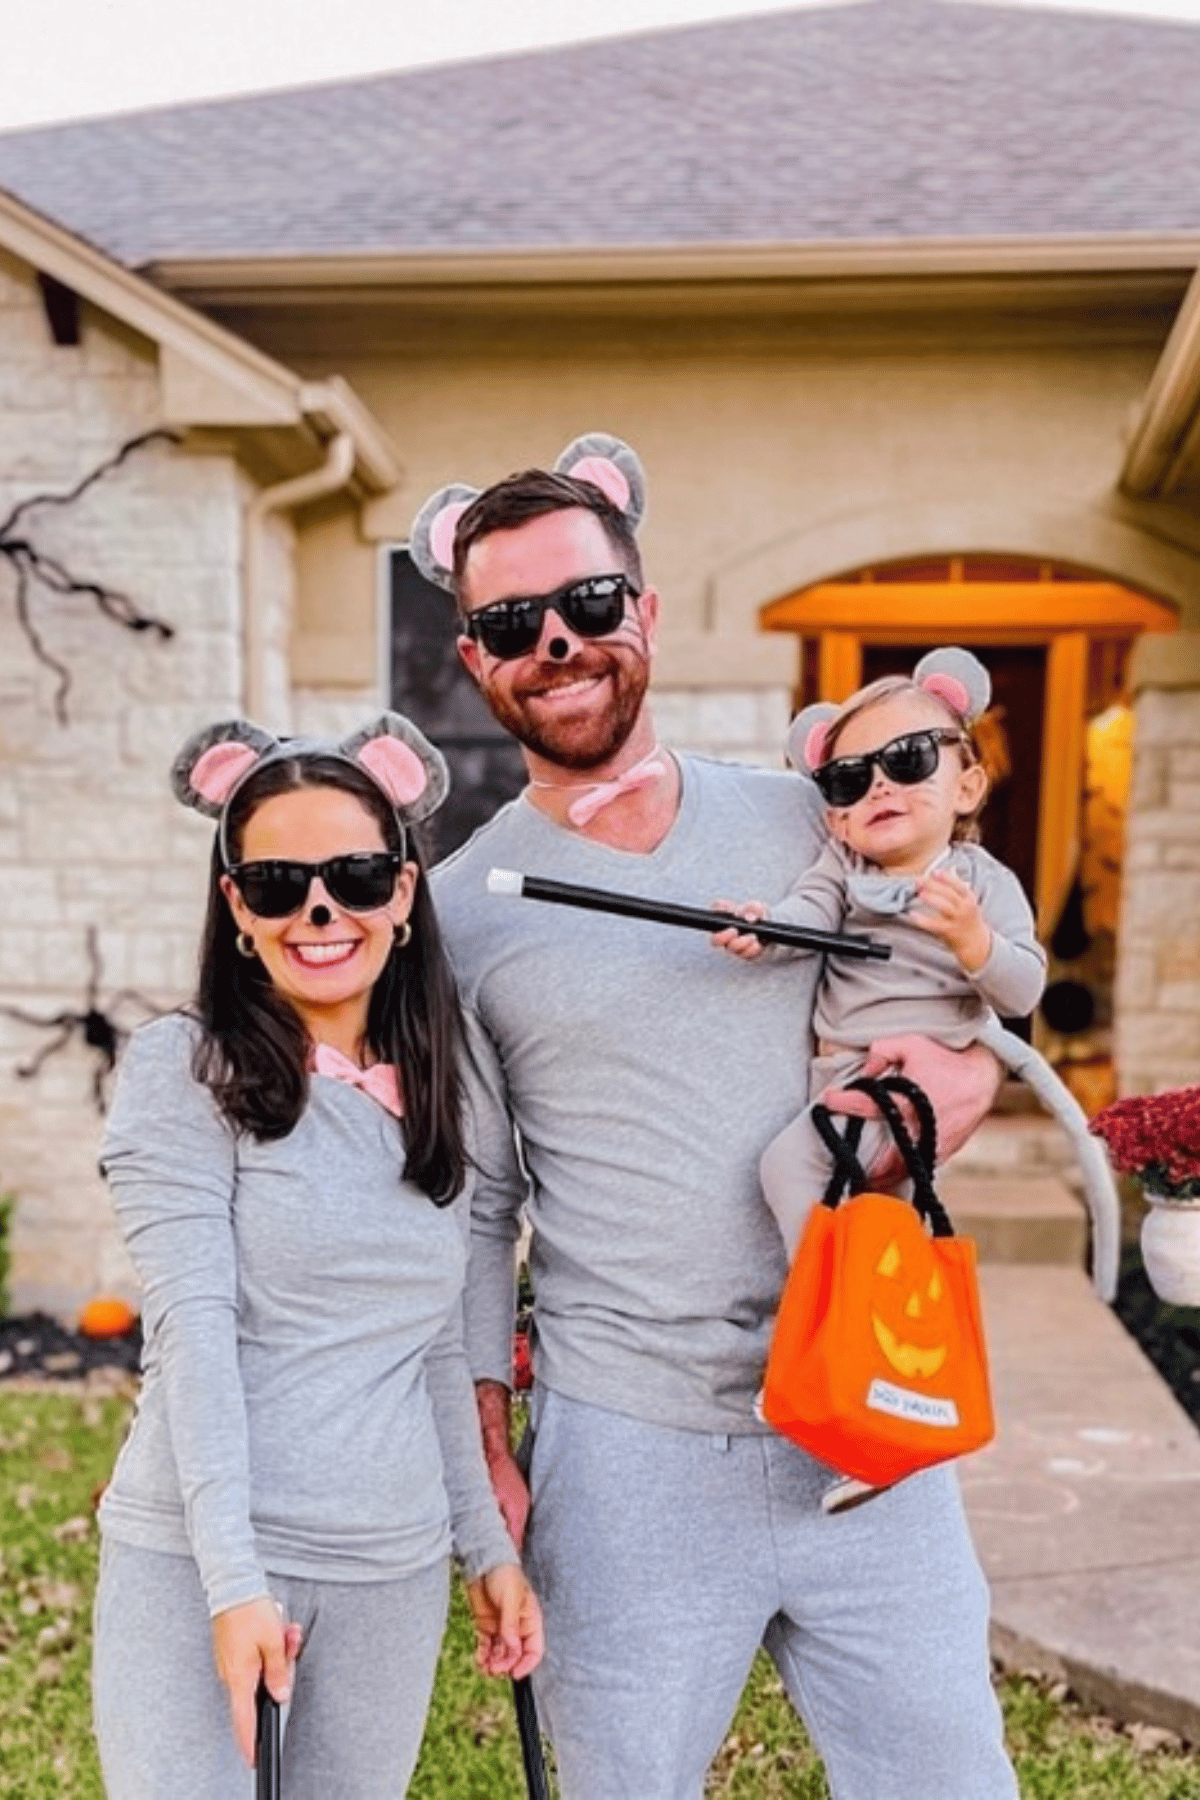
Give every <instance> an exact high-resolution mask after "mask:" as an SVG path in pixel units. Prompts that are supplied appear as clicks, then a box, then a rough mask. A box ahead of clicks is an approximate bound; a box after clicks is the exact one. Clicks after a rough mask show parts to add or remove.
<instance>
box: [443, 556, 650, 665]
mask: <svg viewBox="0 0 1200 1800" xmlns="http://www.w3.org/2000/svg"><path fill="white" fill-rule="evenodd" d="M634 593H635V589H634V588H633V586H632V585H631V583H630V582H629V581H628V579H627V578H626V577H625V576H624V575H589V576H587V577H586V578H585V579H584V580H583V581H570V582H568V583H567V585H566V587H560V588H557V589H556V590H555V592H554V593H553V594H538V595H530V596H528V598H525V599H521V600H495V601H493V602H492V604H491V606H481V607H480V608H479V610H478V612H470V613H464V615H463V620H462V628H463V631H464V632H465V633H466V635H467V636H468V637H470V638H474V639H475V640H476V642H477V643H480V644H482V645H483V647H484V649H485V650H486V651H487V653H488V655H489V656H494V657H496V659H497V660H498V661H499V662H509V661H511V659H512V658H513V657H514V656H527V655H528V654H529V652H530V651H531V650H532V649H533V647H534V645H535V644H536V643H537V641H538V639H539V638H540V637H541V635H542V620H543V619H544V618H545V616H546V611H547V608H550V609H552V610H553V611H554V612H556V613H557V614H558V615H559V617H560V618H561V619H562V620H563V622H564V623H565V624H567V625H569V626H570V627H571V630H572V631H573V632H574V633H575V635H576V637H581V638H601V637H607V636H608V635H609V633H610V632H613V631H615V630H616V629H617V627H618V625H619V624H620V623H621V620H622V619H623V618H624V617H625V596H626V594H634Z"/></svg>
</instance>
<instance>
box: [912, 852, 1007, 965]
mask: <svg viewBox="0 0 1200 1800" xmlns="http://www.w3.org/2000/svg"><path fill="white" fill-rule="evenodd" d="M917 893H918V895H919V896H920V900H921V905H922V907H924V908H927V909H928V910H926V911H917V912H911V913H909V915H908V917H909V919H910V920H911V922H912V923H913V924H914V925H916V926H918V927H919V928H920V930H922V931H927V932H928V933H929V934H930V936H931V937H936V938H941V940H942V942H943V943H944V944H948V945H949V946H950V948H951V950H953V952H954V954H955V956H956V957H957V958H958V960H959V962H960V964H961V965H962V967H963V968H964V969H965V970H966V972H967V974H968V975H977V974H978V973H979V971H980V969H982V967H983V965H984V963H985V962H986V961H987V959H988V957H989V956H990V955H991V953H992V928H991V926H990V925H989V924H988V922H987V920H986V919H985V918H984V916H983V913H982V912H981V911H980V907H979V899H978V896H977V895H976V894H975V892H974V890H973V889H972V888H971V887H969V886H968V884H967V883H966V882H965V881H964V880H963V879H962V877H961V876H960V875H955V874H954V872H953V871H952V870H951V869H938V870H935V871H934V873H933V874H932V875H924V876H922V878H921V880H920V881H918V883H917Z"/></svg>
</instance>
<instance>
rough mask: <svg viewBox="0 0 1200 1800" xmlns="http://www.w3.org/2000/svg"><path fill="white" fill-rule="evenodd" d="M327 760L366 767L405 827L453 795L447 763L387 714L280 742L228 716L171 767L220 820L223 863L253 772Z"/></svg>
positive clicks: (182, 795)
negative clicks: (233, 808)
mask: <svg viewBox="0 0 1200 1800" xmlns="http://www.w3.org/2000/svg"><path fill="white" fill-rule="evenodd" d="M297 756H299V757H305V758H307V757H313V756H327V757H333V758H335V759H337V760H338V761H340V762H345V763H350V764H351V765H352V766H353V767H354V768H357V769H361V770H362V771H363V772H364V773H365V774H366V775H368V776H369V777H370V779H371V780H372V781H373V782H374V783H375V786H376V787H377V788H378V789H379V790H380V792H381V793H382V794H383V796H384V798H385V799H386V800H387V801H388V802H389V804H390V805H391V806H392V808H393V809H394V811H395V813H396V816H397V818H398V819H399V821H400V824H401V825H402V826H407V825H417V824H419V823H420V822H421V820H422V819H427V818H428V817H429V815H430V813H432V812H436V810H437V808H438V807H439V806H440V805H441V804H442V801H443V800H444V799H445V798H446V795H447V793H448V792H449V790H450V776H449V773H448V771H447V768H446V759H445V757H444V756H443V755H442V753H441V751H440V750H438V749H436V748H435V746H434V745H433V744H431V743H430V742H429V739H428V738H427V737H426V736H425V735H424V733H423V732H420V731H418V730H417V727H416V726H415V725H414V724H413V723H412V720H411V719H406V718H405V717H404V714H403V713H397V712H385V713H382V714H381V715H380V716H379V718H377V719H374V720H373V721H372V722H371V724H369V725H367V726H364V727H363V729H362V730H361V731H356V732H353V733H352V734H351V736H350V737H347V738H341V739H333V738H275V737H272V736H271V734H270V732H269V731H263V730H261V729H260V727H259V726H257V725H252V724H251V723H250V722H249V720H248V719H225V720H223V721H222V722H221V723H220V724H217V725H207V726H205V728H204V730H203V731H197V732H196V733H195V734H194V735H193V736H192V737H190V738H189V739H188V741H187V743H186V744H185V745H184V746H183V748H182V750H181V751H180V752H179V755H178V756H177V757H176V758H175V761H174V764H173V765H172V768H171V787H172V789H173V791H174V794H175V798H176V799H177V800H179V801H181V802H182V804H183V805H184V806H190V807H192V808H193V809H194V810H195V811H196V812H200V813H203V814H204V816H205V817H206V818H209V819H216V820H218V821H219V835H220V843H221V859H222V861H223V862H225V863H228V861H229V858H228V854H227V848H228V847H227V844H226V841H225V821H226V817H227V815H228V810H229V804H230V801H231V800H232V799H233V797H234V795H235V794H236V793H237V792H238V790H239V789H240V787H241V786H242V784H243V782H244V781H245V780H246V779H247V777H248V776H249V775H251V774H252V773H254V772H255V771H256V770H258V769H262V768H265V767H266V766H267V765H268V764H269V763H277V762H287V761H289V760H291V758H293V757H297Z"/></svg>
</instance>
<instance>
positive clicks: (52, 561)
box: [0, 428, 178, 725]
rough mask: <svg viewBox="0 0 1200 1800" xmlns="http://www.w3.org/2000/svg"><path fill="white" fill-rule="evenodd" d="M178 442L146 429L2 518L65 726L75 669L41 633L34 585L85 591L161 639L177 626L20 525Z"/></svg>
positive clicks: (37, 649)
mask: <svg viewBox="0 0 1200 1800" xmlns="http://www.w3.org/2000/svg"><path fill="white" fill-rule="evenodd" d="M159 439H161V440H163V441H165V442H167V443H176V442H177V441H178V434H177V433H176V432H173V431H166V430H163V429H161V428H160V429H158V430H155V431H144V432H142V434H141V436H140V437H135V438H130V439H129V441H128V443H125V444H122V445H121V448H120V449H119V450H117V451H116V452H115V453H114V454H113V455H112V456H110V457H109V458H108V460H107V462H103V463H101V464H100V466H99V468H96V469H93V470H92V472H91V474H90V475H85V476H84V478H83V480H82V481H79V482H76V484H75V486H74V487H73V488H69V489H68V490H67V492H66V493H64V494H31V495H30V497H29V499H28V500H21V501H19V502H18V503H17V505H16V506H14V507H13V509H12V511H11V512H10V513H9V514H8V517H7V518H5V519H2V520H0V556H4V557H7V558H8V561H9V562H10V563H11V564H12V567H13V569H14V571H15V573H16V578H17V587H16V606H17V623H18V624H19V625H20V627H21V630H22V631H23V632H24V634H25V637H26V639H27V641H28V643H29V647H30V649H31V650H32V651H33V654H34V656H35V657H36V658H37V660H38V662H40V663H41V664H42V666H43V667H44V668H47V669H50V670H51V671H52V672H53V673H54V674H55V675H56V676H57V678H58V684H57V686H56V688H55V691H54V713H55V717H56V718H57V719H58V722H59V724H60V725H65V724H66V723H67V695H68V694H69V693H70V691H71V672H70V670H69V669H68V668H67V666H66V664H65V663H61V662H59V660H58V658H57V657H56V656H52V655H51V653H50V651H49V650H48V649H47V648H46V645H45V643H44V641H43V639H42V636H41V633H40V632H39V630H38V628H37V626H36V625H35V624H34V622H33V615H32V612H31V609H30V584H31V583H32V582H39V583H40V584H41V586H42V587H44V588H47V589H48V590H49V591H50V592H51V593H52V594H84V595H86V596H88V597H89V598H90V599H91V600H93V601H94V602H95V604H96V606H97V608H98V609H99V611H100V612H102V613H103V614H104V616H105V618H106V619H111V620H113V622H114V623H115V624H117V625H123V626H124V627H125V629H126V630H127V631H150V632H153V633H154V634H155V636H156V637H158V638H161V639H167V638H171V637H174V635H175V630H174V627H173V626H171V625H168V624H167V623H166V622H165V620H163V619H155V618H152V617H151V616H150V615H149V614H148V613H143V612H140V611H139V610H138V608H137V607H136V606H135V605H134V603H133V601H132V600H131V599H130V598H129V596H128V595H127V594H121V593H118V592H117V591H116V590H115V589H114V588H109V587H105V586H104V584H103V583H102V582H99V581H83V580H80V579H79V577H78V576H75V575H72V573H71V571H70V570H69V569H68V568H67V567H66V566H65V564H63V563H61V562H59V560H58V558H57V557H54V556H50V555H48V554H47V553H46V551H44V550H39V549H38V547H37V545H36V544H35V543H34V542H33V541H32V540H31V538H30V537H29V536H28V534H27V528H26V530H25V532H24V533H23V534H22V535H18V534H17V526H18V524H20V523H21V522H22V521H23V520H24V517H25V515H26V513H29V512H32V510H33V508H34V507H36V506H70V505H71V503H72V502H73V501H75V500H78V499H79V498H80V496H81V495H82V494H85V493H86V492H87V490H88V488H90V487H93V486H94V485H95V484H96V482H98V481H100V480H101V479H102V478H103V477H104V476H105V475H108V474H110V473H111V472H112V470H113V469H116V468H118V467H119V466H120V465H121V463H123V462H124V461H125V459H126V457H127V456H131V455H132V454H133V452H134V451H135V450H141V449H142V448H143V447H144V446H145V445H146V444H152V443H154V442H155V441H156V440H159Z"/></svg>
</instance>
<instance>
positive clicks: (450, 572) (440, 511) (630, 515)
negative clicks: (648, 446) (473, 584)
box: [408, 431, 646, 593]
mask: <svg viewBox="0 0 1200 1800" xmlns="http://www.w3.org/2000/svg"><path fill="white" fill-rule="evenodd" d="M554 472H555V474H556V475H570V476H572V477H573V478H574V479H575V480H576V481H590V482H591V484H592V486H593V487H597V488H599V489H600V492H601V493H602V494H603V495H604V496H605V498H606V499H607V500H608V501H610V502H611V504H612V505H613V506H615V507H616V508H617V511H618V512H623V513H624V514H625V516H626V518H627V519H628V520H629V523H630V524H631V525H632V526H633V528H634V529H635V530H636V529H637V527H638V525H639V524H640V523H641V521H642V517H643V515H644V513H645V511H646V477H645V475H644V474H643V472H642V465H641V463H640V462H639V460H638V458H637V456H636V455H635V453H634V452H633V451H632V450H631V449H630V448H629V445H628V444H625V443H622V441H621V439H620V438H615V437H610V436H609V435H608V433H607V432H604V431H590V432H587V433H586V434H585V435H584V436H583V437H577V438H576V439H575V441H574V442H573V443H571V444H568V445H567V447H566V449H565V450H564V451H563V453H562V455H561V456H560V457H559V459H558V461H557V462H556V463H555V465H554ZM482 491H483V490H482V489H481V488H475V487H469V486H468V485H467V484H466V482H463V481H452V482H450V483H449V484H448V486H446V487H443V488H439V489H438V491H437V493H436V494H431V495H430V496H429V498H428V500H426V502H425V504H424V506H422V508H421V510H420V512H419V513H418V514H417V516H416V518H415V519H414V520H413V523H412V530H411V532H410V533H409V539H408V553H409V555H410V556H411V557H412V559H413V562H414V563H415V564H416V566H417V568H418V569H419V571H420V572H421V574H422V575H423V576H424V577H425V579H426V581H432V582H433V583H434V585H435V586H437V587H441V588H446V589H447V590H448V591H449V592H451V593H452V592H453V591H454V534H455V532H456V531H457V530H458V521H459V520H460V519H461V518H462V516H463V514H464V513H465V512H466V510H467V508H468V506H470V504H471V502H472V501H473V500H477V499H478V498H479V495H480V494H481V493H482Z"/></svg>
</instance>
